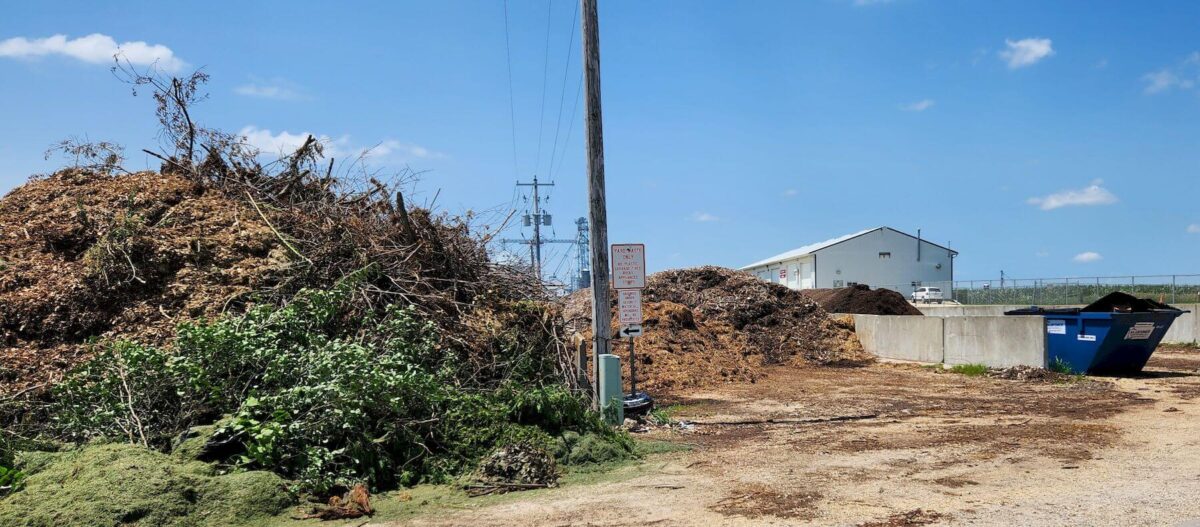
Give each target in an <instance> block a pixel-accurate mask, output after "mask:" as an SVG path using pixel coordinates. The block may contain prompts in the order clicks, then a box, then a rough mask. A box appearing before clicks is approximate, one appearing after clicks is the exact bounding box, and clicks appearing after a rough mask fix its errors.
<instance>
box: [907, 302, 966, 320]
mask: <svg viewBox="0 0 1200 527" xmlns="http://www.w3.org/2000/svg"><path fill="white" fill-rule="evenodd" d="M914 305H915V306H917V309H919V310H920V311H921V313H923V314H925V316H927V317H961V316H963V306H939V305H936V304H934V305H928V304H914Z"/></svg>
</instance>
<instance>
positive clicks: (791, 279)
mask: <svg viewBox="0 0 1200 527" xmlns="http://www.w3.org/2000/svg"><path fill="white" fill-rule="evenodd" d="M787 270H788V275H787V286H788V287H789V288H792V289H799V288H800V266H798V265H796V264H794V263H790V264H788V266H787Z"/></svg>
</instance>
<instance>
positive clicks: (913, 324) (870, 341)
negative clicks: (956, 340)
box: [854, 315, 943, 362]
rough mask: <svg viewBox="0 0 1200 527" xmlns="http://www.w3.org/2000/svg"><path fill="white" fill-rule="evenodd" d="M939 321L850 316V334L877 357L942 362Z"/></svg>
mask: <svg viewBox="0 0 1200 527" xmlns="http://www.w3.org/2000/svg"><path fill="white" fill-rule="evenodd" d="M942 320H943V319H941V318H939V317H915V316H900V315H854V332H855V333H857V334H858V340H859V341H861V342H862V345H863V349H865V350H867V352H869V353H872V354H874V355H875V356H877V357H883V358H886V359H896V360H907V361H916V362H942V360H943V347H942V326H943V324H942Z"/></svg>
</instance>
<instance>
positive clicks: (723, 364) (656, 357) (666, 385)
mask: <svg viewBox="0 0 1200 527" xmlns="http://www.w3.org/2000/svg"><path fill="white" fill-rule="evenodd" d="M590 298H591V291H590V290H583V291H578V292H576V293H574V294H573V295H571V296H570V297H568V298H567V300H566V308H565V310H564V315H565V316H566V318H567V321H568V331H575V332H577V333H578V334H579V335H581V336H583V337H584V338H590V329H589V324H590V313H591V305H590ZM614 306H615V304H614ZM642 309H643V318H644V323H643V328H644V332H643V336H641V337H639V338H637V342H636V345H637V348H636V352H635V354H636V357H637V368H638V382H639V385H638V387H639V389H642V388H644V389H646V390H648V391H651V392H659V393H662V392H667V391H671V390H673V389H678V388H684V387H692V386H703V385H709V384H714V383H721V382H754V381H755V380H757V379H758V378H760V377H761V376H762V375H763V374H764V368H763V367H764V366H767V365H771V364H782V363H804V364H816V365H834V366H853V365H861V364H865V363H867V362H870V361H871V360H872V359H871V356H870V355H869V354H867V353H866V352H865V351H863V348H862V345H861V344H860V343H859V342H858V338H857V337H856V336H855V335H854V328H853V324H852V323H848V322H847V321H845V320H834V319H831V318H830V317H829V316H828V313H827V312H826V311H825V310H824V309H822V308H821V306H819V305H818V304H817V303H816V302H814V301H812V300H811V299H809V298H807V297H805V296H803V295H801V294H800V293H798V292H796V291H793V290H791V289H788V288H786V287H784V286H781V285H778V284H772V283H769V282H765V281H762V280H759V279H757V278H755V277H754V276H751V275H749V274H746V273H741V272H737V271H733V270H730V269H725V268H721V267H711V266H708V267H700V268H695V269H680V270H671V271H664V272H660V273H656V274H653V275H651V276H650V277H648V279H647V283H646V289H645V290H644V291H643V297H642ZM613 329H614V331H615V330H616V325H614V326H613ZM614 348H615V350H614V351H615V352H616V353H617V354H618V355H620V356H621V357H622V361H623V362H622V364H627V363H628V351H627V348H626V346H624V345H623V343H618V344H616V345H614Z"/></svg>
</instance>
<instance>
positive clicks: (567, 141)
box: [554, 72, 583, 172]
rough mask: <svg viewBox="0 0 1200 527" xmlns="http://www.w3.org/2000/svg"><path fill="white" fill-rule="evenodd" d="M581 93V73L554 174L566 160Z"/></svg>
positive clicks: (581, 73)
mask: <svg viewBox="0 0 1200 527" xmlns="http://www.w3.org/2000/svg"><path fill="white" fill-rule="evenodd" d="M581 93H583V72H580V73H579V86H577V87H576V88H575V108H574V109H573V110H571V118H570V119H569V120H568V121H567V123H568V124H567V138H566V139H565V140H563V149H562V153H561V154H560V155H559V156H558V167H557V168H555V169H554V172H558V171H560V170H562V164H563V160H564V159H566V158H567V145H569V144H571V132H573V131H574V130H575V125H574V124H573V123H574V122H575V115H576V114H577V113H579V95H580V94H581Z"/></svg>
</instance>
